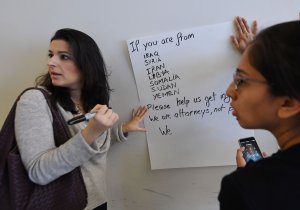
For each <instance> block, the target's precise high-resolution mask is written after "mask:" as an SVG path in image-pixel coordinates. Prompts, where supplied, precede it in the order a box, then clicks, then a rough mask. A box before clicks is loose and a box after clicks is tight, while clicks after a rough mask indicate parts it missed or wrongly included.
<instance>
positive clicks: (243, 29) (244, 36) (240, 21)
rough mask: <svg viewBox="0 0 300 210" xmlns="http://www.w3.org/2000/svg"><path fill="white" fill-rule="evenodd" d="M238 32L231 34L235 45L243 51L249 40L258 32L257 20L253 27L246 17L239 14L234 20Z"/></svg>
mask: <svg viewBox="0 0 300 210" xmlns="http://www.w3.org/2000/svg"><path fill="white" fill-rule="evenodd" d="M234 24H235V29H236V34H235V35H232V36H231V41H232V43H233V45H234V47H235V48H236V49H237V50H238V51H239V52H240V53H243V52H244V50H245V49H246V47H247V45H248V43H249V42H251V41H252V40H253V38H254V37H255V35H256V33H257V21H256V20H254V21H253V23H252V26H251V28H250V27H249V25H248V22H247V20H246V19H245V18H243V17H239V16H237V17H236V18H235V20H234Z"/></svg>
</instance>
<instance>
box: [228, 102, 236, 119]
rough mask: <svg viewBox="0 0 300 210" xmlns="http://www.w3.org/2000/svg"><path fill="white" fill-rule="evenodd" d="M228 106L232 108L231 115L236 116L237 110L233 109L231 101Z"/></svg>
mask: <svg viewBox="0 0 300 210" xmlns="http://www.w3.org/2000/svg"><path fill="white" fill-rule="evenodd" d="M230 106H231V108H232V112H231V113H232V115H233V116H237V112H236V110H235V108H234V107H233V105H232V103H230Z"/></svg>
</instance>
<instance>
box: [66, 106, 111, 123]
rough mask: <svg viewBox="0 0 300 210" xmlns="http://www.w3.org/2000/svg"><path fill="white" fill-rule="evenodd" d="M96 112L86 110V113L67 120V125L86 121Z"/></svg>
mask: <svg viewBox="0 0 300 210" xmlns="http://www.w3.org/2000/svg"><path fill="white" fill-rule="evenodd" d="M108 108H109V109H111V107H108ZM96 113H97V112H88V113H86V114H82V115H79V116H76V117H74V118H72V119H70V120H68V121H67V123H68V125H74V124H77V123H80V122H83V121H87V120H89V119H92V118H93V117H95V115H96Z"/></svg>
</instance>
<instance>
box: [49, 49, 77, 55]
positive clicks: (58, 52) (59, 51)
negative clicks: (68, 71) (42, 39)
mask: <svg viewBox="0 0 300 210" xmlns="http://www.w3.org/2000/svg"><path fill="white" fill-rule="evenodd" d="M48 52H51V53H52V52H53V51H52V50H48ZM58 53H60V54H61V53H66V54H69V55H72V54H71V53H70V52H68V51H58Z"/></svg>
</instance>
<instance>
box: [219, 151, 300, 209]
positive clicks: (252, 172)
mask: <svg viewBox="0 0 300 210" xmlns="http://www.w3.org/2000/svg"><path fill="white" fill-rule="evenodd" d="M218 199H219V202H220V210H235V209H238V210H300V145H296V146H293V147H292V148H289V149H288V150H285V151H279V152H277V153H275V154H274V155H272V156H271V157H268V158H264V159H262V160H259V161H257V162H250V163H248V164H247V165H246V166H245V167H243V168H238V169H237V170H236V171H234V172H232V173H231V174H229V175H227V176H225V177H224V178H223V179H222V184H221V191H220V194H219V197H218Z"/></svg>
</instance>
